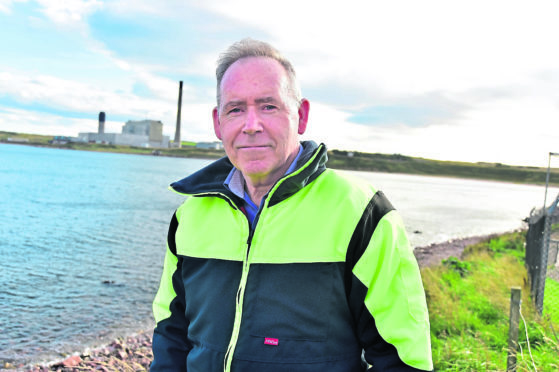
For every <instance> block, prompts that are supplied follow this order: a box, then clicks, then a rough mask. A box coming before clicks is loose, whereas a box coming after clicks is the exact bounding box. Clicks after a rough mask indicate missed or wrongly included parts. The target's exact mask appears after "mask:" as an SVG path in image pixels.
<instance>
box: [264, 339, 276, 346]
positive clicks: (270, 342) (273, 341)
mask: <svg viewBox="0 0 559 372" xmlns="http://www.w3.org/2000/svg"><path fill="white" fill-rule="evenodd" d="M278 344H279V340H278V339H277V338H270V337H266V338H265V339H264V345H273V346H278Z"/></svg>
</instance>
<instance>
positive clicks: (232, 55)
mask: <svg viewBox="0 0 559 372" xmlns="http://www.w3.org/2000/svg"><path fill="white" fill-rule="evenodd" d="M249 57H267V58H272V59H274V60H276V61H278V62H279V63H280V64H281V65H282V66H283V68H284V69H285V72H286V73H287V79H288V87H287V89H288V91H289V93H290V94H291V95H292V97H293V99H295V101H296V102H297V106H299V103H300V102H301V89H300V88H299V83H298V82H297V78H296V76H295V69H294V68H293V65H292V64H291V62H289V61H288V60H287V59H286V58H285V57H284V56H282V55H281V53H280V52H279V51H278V50H277V49H276V48H274V47H273V46H271V45H270V44H268V43H265V42H263V41H259V40H254V39H251V38H246V39H243V40H241V41H238V42H236V43H234V44H232V45H231V46H230V47H229V48H227V50H226V51H225V52H223V53H222V54H221V55H220V56H219V59H218V60H217V68H216V70H215V76H216V78H217V106H218V107H219V105H220V104H221V80H222V79H223V75H225V72H226V71H227V69H228V68H229V67H231V65H232V64H233V63H235V62H237V61H238V60H240V59H242V58H249Z"/></svg>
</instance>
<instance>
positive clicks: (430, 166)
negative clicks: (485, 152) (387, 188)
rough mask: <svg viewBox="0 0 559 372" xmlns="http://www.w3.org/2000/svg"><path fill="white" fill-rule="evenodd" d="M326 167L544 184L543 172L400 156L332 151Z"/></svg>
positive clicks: (555, 177) (557, 172) (558, 174)
mask: <svg viewBox="0 0 559 372" xmlns="http://www.w3.org/2000/svg"><path fill="white" fill-rule="evenodd" d="M328 158H329V161H328V165H329V166H330V167H332V168H343V169H352V170H360V171H372V172H387V173H406V174H419V175H429V176H446V177H459V178H474V179H482V180H493V181H505V182H514V183H530V184H545V177H546V172H547V168H545V167H526V166H512V165H505V164H501V163H466V162H457V161H442V160H430V159H423V158H414V157H410V156H404V155H400V154H393V155H387V154H367V153H361V152H348V151H339V150H332V151H330V152H329V153H328ZM550 183H551V184H554V185H559V169H556V168H554V169H552V170H551V175H550Z"/></svg>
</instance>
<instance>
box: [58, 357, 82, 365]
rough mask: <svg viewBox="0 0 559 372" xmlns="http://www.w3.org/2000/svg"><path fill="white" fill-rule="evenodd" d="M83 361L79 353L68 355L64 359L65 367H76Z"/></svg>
mask: <svg viewBox="0 0 559 372" xmlns="http://www.w3.org/2000/svg"><path fill="white" fill-rule="evenodd" d="M81 361H82V358H81V357H80V356H79V355H74V356H71V357H68V358H66V359H64V361H63V362H62V365H63V366H64V367H67V368H68V367H75V366H77V365H78V364H80V363H81Z"/></svg>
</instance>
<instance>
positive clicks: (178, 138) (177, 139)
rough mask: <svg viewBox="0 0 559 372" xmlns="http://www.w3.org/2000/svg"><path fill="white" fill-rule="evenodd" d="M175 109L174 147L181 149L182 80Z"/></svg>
mask: <svg viewBox="0 0 559 372" xmlns="http://www.w3.org/2000/svg"><path fill="white" fill-rule="evenodd" d="M178 106H179V107H178V109H177V129H175V143H174V145H175V147H179V148H180V147H181V106H182V80H181V81H180V83H179V105H178Z"/></svg>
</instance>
